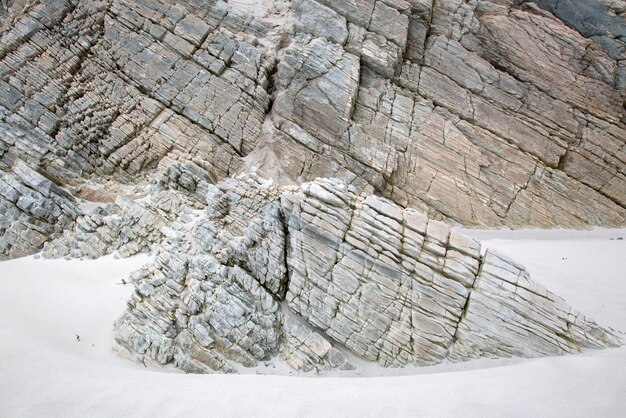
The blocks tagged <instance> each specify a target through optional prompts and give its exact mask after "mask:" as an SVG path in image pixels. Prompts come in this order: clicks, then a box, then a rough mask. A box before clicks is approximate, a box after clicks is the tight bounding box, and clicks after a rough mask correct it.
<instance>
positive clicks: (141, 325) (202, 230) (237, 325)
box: [115, 176, 286, 373]
mask: <svg viewBox="0 0 626 418" xmlns="http://www.w3.org/2000/svg"><path fill="white" fill-rule="evenodd" d="M276 196H277V192H276V189H275V187H274V186H273V185H272V184H271V181H270V182H267V181H261V180H260V179H259V178H258V177H255V176H249V177H246V178H245V179H243V180H241V181H236V180H234V179H230V180H228V181H227V182H225V183H222V184H221V185H220V187H219V188H218V187H216V186H212V188H211V190H210V191H209V198H208V201H209V206H208V207H207V209H206V210H205V211H204V213H194V214H191V215H190V216H185V217H181V221H179V222H176V223H174V224H172V225H171V226H169V227H167V228H164V233H165V236H164V238H163V240H162V241H161V244H160V245H159V246H158V247H157V248H156V251H155V259H154V260H155V261H154V262H153V263H151V264H149V265H148V266H146V267H145V268H143V269H142V270H140V271H138V272H136V273H134V274H133V276H132V277H131V282H132V283H133V285H134V286H135V293H134V294H133V297H132V298H131V299H130V300H129V302H128V309H127V310H126V312H125V313H124V314H123V315H122V317H120V318H119V319H118V320H117V322H116V324H115V341H116V344H117V347H118V349H119V350H121V351H123V352H124V351H128V350H131V351H134V352H136V353H138V354H140V355H144V356H147V357H149V358H152V359H154V360H156V361H157V362H159V363H163V364H166V363H169V362H174V364H175V365H176V366H177V367H179V368H181V369H182V370H185V371H187V372H193V373H202V372H207V371H209V370H219V371H223V372H232V371H234V370H235V365H236V364H237V363H238V364H242V365H244V366H247V367H251V366H254V365H256V364H257V361H259V360H264V359H269V358H271V357H272V356H273V355H275V354H276V353H277V352H278V349H279V344H280V335H281V334H280V329H281V324H282V313H281V311H280V309H279V305H278V302H277V300H276V299H275V298H274V297H273V296H272V294H274V295H275V296H276V297H280V296H281V294H282V293H283V292H284V285H285V281H286V278H285V267H284V255H283V251H284V236H283V235H282V233H283V228H282V223H281V218H280V216H279V214H278V212H277V207H276V206H272V200H273V199H274V200H275V199H276ZM275 228H277V229H275ZM281 240H282V242H283V243H282V244H281ZM270 292H271V293H270Z"/></svg>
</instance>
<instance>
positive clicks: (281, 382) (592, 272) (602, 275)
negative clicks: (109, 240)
mask: <svg viewBox="0 0 626 418" xmlns="http://www.w3.org/2000/svg"><path fill="white" fill-rule="evenodd" d="M471 234H473V235H475V236H479V237H482V238H485V239H488V240H487V241H484V242H485V244H487V245H488V246H490V247H494V248H497V249H499V250H501V251H502V252H504V253H505V254H508V255H509V256H511V257H513V258H515V259H516V260H518V261H520V262H521V263H523V264H525V265H526V266H527V267H528V268H529V269H530V272H531V273H532V275H533V277H534V278H535V280H537V281H539V282H541V283H543V284H544V285H546V286H547V287H548V288H549V289H550V290H552V291H554V292H556V293H557V294H560V295H562V296H564V297H565V298H566V300H568V302H570V303H571V304H572V305H573V306H574V307H575V308H577V309H579V310H581V311H583V312H584V313H586V314H587V315H588V316H590V317H593V318H595V319H596V320H598V322H599V323H601V324H603V325H610V326H613V327H614V328H617V329H620V330H622V331H626V303H625V300H626V275H625V274H624V272H625V271H626V240H622V241H618V240H610V239H609V238H610V237H614V238H617V237H619V236H622V237H624V238H626V230H624V229H622V230H608V231H607V230H603V231H592V232H571V231H555V232H545V231H541V232H537V231H520V232H517V231H516V232H513V231H506V232H496V233H491V232H483V231H472V232H471ZM146 260H147V258H146V257H145V256H143V257H134V258H131V259H126V260H114V259H113V258H112V257H106V258H103V259H100V260H95V261H63V260H59V261H42V260H35V259H33V258H32V257H28V258H23V259H18V260H12V261H8V262H2V263H0V417H16V416H20V417H21V416H46V417H50V416H63V417H68V416H70V417H73V416H76V417H79V416H80V417H85V416H89V417H93V416H96V417H99V416H103V417H112V416H115V417H123V416H181V415H189V416H272V417H281V416H285V417H306V416H324V417H328V416H342V417H346V416H349V417H370V416H372V417H373V416H389V417H392V416H393V417H397V416H419V415H427V416H464V417H471V416H494V417H502V416H546V417H548V416H550V417H554V416H580V417H588V416H603V417H620V416H621V417H624V416H626V415H625V414H626V347H622V348H618V349H612V350H604V351H595V352H586V353H584V354H581V355H570V356H564V357H557V358H543V359H531V360H528V359H507V360H480V361H473V362H467V363H460V364H443V365H439V366H434V367H428V368H422V369H415V368H408V369H404V370H388V369H385V370H382V369H380V368H378V367H375V366H368V367H365V368H362V369H361V371H360V373H361V374H363V375H369V376H374V375H380V374H387V375H390V376H387V377H358V378H357V377H353V378H337V377H319V378H315V377H311V376H304V377H302V376H298V377H294V376H257V375H203V376H200V375H184V374H180V373H174V372H172V371H171V370H169V369H160V368H158V367H151V368H150V369H146V368H144V366H142V365H140V364H137V363H133V362H131V361H128V360H123V359H121V358H119V357H118V356H117V355H116V354H115V353H114V352H113V351H112V350H111V348H110V346H111V323H112V322H113V320H114V319H115V318H116V317H117V316H118V315H119V314H120V312H121V311H122V310H123V307H124V303H125V300H126V298H127V296H128V295H129V293H130V291H131V288H130V286H123V285H119V284H117V283H120V281H121V279H122V278H124V277H126V276H127V275H128V273H129V272H130V271H132V270H134V269H135V268H138V267H139V266H141V265H142V264H143V263H144V262H145V261H146ZM76 334H78V335H79V336H80V342H78V341H76ZM406 373H411V374H410V375H404V376H398V375H399V374H406ZM391 375H395V376H391Z"/></svg>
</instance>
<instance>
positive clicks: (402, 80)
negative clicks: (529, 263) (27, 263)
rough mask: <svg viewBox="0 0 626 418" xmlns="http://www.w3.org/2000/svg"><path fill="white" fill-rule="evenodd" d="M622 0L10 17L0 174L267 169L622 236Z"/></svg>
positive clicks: (85, 7)
mask: <svg viewBox="0 0 626 418" xmlns="http://www.w3.org/2000/svg"><path fill="white" fill-rule="evenodd" d="M270 3H271V4H270ZM622 3H623V2H621V1H613V0H593V1H578V0H576V1H574V0H568V1H560V2H553V1H547V0H536V1H512V0H501V1H497V2H494V1H479V0H468V1H461V0H440V1H437V2H433V1H432V0H411V1H405V0H397V1H396V0H394V1H374V0H358V1H347V0H345V1H344V0H341V1H327V0H298V1H295V2H293V3H291V4H289V3H285V2H284V1H275V2H273V3H272V2H263V3H259V4H260V6H259V7H255V8H252V7H243V6H242V5H241V4H239V3H238V2H234V3H233V5H232V7H231V5H229V4H227V3H225V2H222V1H215V2H213V1H206V2H205V1H192V0H186V1H182V2H176V3H174V2H171V1H169V0H106V1H105V0H91V1H85V2H82V1H81V2H78V1H75V0H54V1H45V2H44V1H32V2H25V1H22V0H14V1H9V2H6V4H5V3H3V4H4V6H3V11H2V15H1V16H2V17H0V37H1V42H0V45H1V46H0V92H1V94H0V170H2V172H4V173H10V172H11V168H12V166H13V165H14V164H15V161H17V160H18V159H19V160H22V161H23V162H25V163H26V164H27V165H29V166H30V167H32V168H34V169H37V170H39V171H41V172H45V173H47V174H46V175H48V176H50V177H53V178H55V179H57V181H58V182H59V183H60V184H63V185H67V186H68V189H69V188H70V187H72V188H73V187H78V188H79V187H80V186H81V184H84V183H85V182H89V181H95V182H96V183H117V184H118V185H120V186H126V185H134V184H137V183H141V182H150V181H152V180H153V179H154V177H155V175H156V171H157V169H158V167H159V166H160V165H161V162H163V161H166V162H167V161H171V160H176V161H178V162H179V163H180V164H181V165H182V166H185V165H186V164H188V163H189V162H191V163H192V164H195V165H197V166H199V167H201V169H202V171H203V173H204V174H203V176H205V177H206V178H205V180H207V181H208V182H209V183H215V182H218V181H220V180H223V179H225V178H227V177H230V176H232V175H235V174H238V173H241V172H245V171H248V170H249V169H250V168H251V167H258V168H259V169H261V168H263V172H262V174H263V175H264V176H265V177H268V178H273V179H274V180H275V181H277V182H278V183H280V184H286V183H293V184H300V183H302V182H305V181H309V180H313V179H315V178H317V177H337V178H340V179H342V180H344V181H346V182H348V183H350V184H353V185H354V186H355V187H357V189H358V190H359V191H364V192H367V193H372V192H376V193H377V194H379V195H382V196H385V197H387V198H390V199H391V200H393V201H394V202H396V203H398V204H400V205H401V206H403V207H406V206H410V207H415V208H418V209H420V210H421V211H423V212H425V213H427V214H428V215H429V217H431V218H436V219H440V220H445V219H447V220H449V221H452V222H457V223H460V224H464V225H469V226H489V227H500V226H509V227H515V228H518V227H526V226H532V227H554V226H559V227H572V228H587V227H590V226H594V225H601V226H622V225H624V223H625V222H626V193H625V192H624V191H625V190H626V177H625V174H624V163H625V157H624V150H625V148H624V143H625V138H626V125H625V112H626V111H625V109H624V99H625V97H626V96H625V94H626V91H625V90H624V88H625V87H624V86H626V84H624V80H625V79H624V76H625V74H626V73H625V72H624V68H625V67H624V65H625V63H626V59H625V56H624V48H625V47H624V45H625V44H624V37H623V36H622V35H623V32H624V30H626V29H625V28H626V24H624V19H623V17H624V6H623V4H622ZM263 5H265V6H267V8H266V9H267V10H260V9H259V8H261V9H262V7H261V6H263ZM270 6H271V7H270ZM44 51H45V53H44ZM531 51H532V53H531ZM184 181H186V179H183V182H184ZM111 189H112V190H113V192H112V193H113V195H114V196H113V198H112V199H111V200H115V197H116V196H115V195H116V194H117V195H119V194H120V193H119V190H116V188H115V187H111ZM42 239H44V240H46V239H50V236H49V235H46V234H44V237H43V238H42ZM6 245H7V244H5V246H6ZM34 250H35V248H34V247H33V248H30V249H26V248H24V249H23V250H22V251H20V252H19V253H18V252H15V255H23V254H27V253H30V252H33V251H34ZM16 251H17V250H16Z"/></svg>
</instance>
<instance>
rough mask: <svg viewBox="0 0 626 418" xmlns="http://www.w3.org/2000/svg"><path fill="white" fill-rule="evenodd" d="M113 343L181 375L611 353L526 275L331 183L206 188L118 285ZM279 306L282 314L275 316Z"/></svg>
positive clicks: (252, 182)
mask: <svg viewBox="0 0 626 418" xmlns="http://www.w3.org/2000/svg"><path fill="white" fill-rule="evenodd" d="M131 280H132V283H133V285H134V286H135V292H134V294H133V296H132V298H131V299H130V301H129V302H128V309H127V310H126V312H125V313H124V314H123V315H122V317H121V318H120V319H119V320H118V321H117V322H116V334H115V339H116V344H117V345H118V348H120V349H121V350H122V351H125V352H127V353H128V352H135V353H138V354H139V355H143V356H147V357H149V358H152V359H154V360H156V361H158V362H159V363H163V364H167V363H170V362H173V363H174V365H176V366H177V367H179V368H181V369H183V370H185V371H188V372H206V371H209V370H210V369H212V370H218V371H225V372H230V371H235V370H237V367H239V366H238V365H239V364H240V365H243V366H247V367H250V366H256V365H257V364H258V362H260V361H268V360H270V359H271V358H273V356H275V355H277V354H278V353H280V358H281V359H282V360H284V361H285V362H286V363H287V364H289V365H291V366H292V367H294V368H296V369H297V370H302V371H310V370H313V369H315V370H318V371H320V370H330V369H351V368H353V367H354V366H353V365H352V364H351V362H350V360H349V357H348V356H347V354H346V353H345V352H343V351H342V350H346V349H347V350H349V351H350V352H351V353H352V354H353V355H356V356H358V357H360V358H362V359H365V360H368V361H372V362H377V363H379V364H380V365H382V366H385V367H397V366H403V365H408V364H417V365H425V364H435V363H440V362H441V361H444V360H446V359H451V360H455V361H458V360H466V359H470V358H477V357H484V356H487V357H510V356H523V357H533V356H543V355H557V354H563V353H575V352H580V351H581V350H583V349H585V348H605V347H611V346H616V345H619V344H621V337H620V336H619V334H618V333H617V332H615V331H613V330H610V329H604V328H602V327H600V326H598V325H597V324H596V323H595V322H594V321H592V320H590V319H587V318H586V317H585V316H583V315H582V314H580V313H579V312H577V311H575V310H573V309H572V308H571V307H570V306H569V305H567V303H565V302H564V301H563V300H562V299H561V298H559V297H558V296H556V295H554V294H552V293H550V292H549V291H547V290H546V289H544V288H543V287H542V286H540V285H538V284H536V283H533V282H532V280H531V279H530V278H529V275H528V273H527V272H526V270H525V269H524V268H523V267H522V266H520V265H518V264H516V263H515V262H513V261H511V260H509V259H507V258H506V257H503V256H500V255H497V254H495V253H493V252H491V251H487V253H486V254H485V255H481V248H480V244H479V243H478V242H477V241H475V240H473V239H471V238H468V237H466V236H464V235H461V234H459V233H457V232H455V231H453V230H450V228H449V226H447V225H446V224H444V223H441V222H438V221H434V220H429V219H428V218H427V217H426V216H424V215H423V214H421V213H419V212H417V211H415V210H413V209H403V208H401V207H400V206H398V205H396V204H394V203H392V202H391V201H389V200H387V199H384V198H380V197H375V196H371V195H362V194H359V193H358V192H357V191H356V189H355V188H354V187H353V186H348V185H346V184H345V183H344V182H342V181H340V180H336V179H333V180H323V179H320V180H316V181H314V182H311V183H305V184H303V185H302V186H300V187H299V188H294V187H291V188H288V189H287V190H285V191H283V192H282V193H281V192H280V191H279V189H278V188H277V187H276V186H275V185H274V184H273V183H272V182H268V181H266V180H263V179H261V178H259V177H256V176H246V177H242V178H239V179H236V180H235V179H229V180H227V181H226V182H223V183H221V184H220V185H219V186H217V187H214V188H212V189H211V190H210V191H209V194H208V207H207V209H205V210H204V211H196V212H194V213H193V214H190V215H189V216H183V217H181V220H180V221H178V222H176V223H174V224H173V225H172V226H171V227H168V228H166V233H165V238H164V240H163V241H162V242H161V244H160V245H159V246H158V248H157V250H156V253H155V261H154V262H152V263H151V264H149V265H148V266H146V267H144V268H143V269H142V270H140V271H139V272H137V273H135V274H133V276H132V277H131ZM283 300H284V301H286V303H287V311H286V312H282V311H281V309H280V306H279V303H280V302H281V301H283Z"/></svg>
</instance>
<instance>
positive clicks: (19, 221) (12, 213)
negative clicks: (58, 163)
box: [0, 160, 80, 260]
mask: <svg viewBox="0 0 626 418" xmlns="http://www.w3.org/2000/svg"><path fill="white" fill-rule="evenodd" d="M79 213H80V210H79V208H78V207H77V206H76V202H75V200H74V198H72V196H71V195H70V194H69V193H68V192H66V191H65V190H63V189H62V188H60V187H59V186H58V185H57V184H55V182H54V181H53V180H52V179H50V178H48V177H46V176H44V175H42V174H41V173H38V172H36V171H34V170H32V169H31V168H30V167H29V166H28V165H26V164H25V163H23V162H22V161H19V160H18V161H16V163H15V164H14V165H13V169H12V171H11V172H10V173H4V175H3V176H2V178H0V237H1V239H0V260H5V259H7V258H13V257H19V256H21V255H24V254H28V253H30V252H32V250H33V249H35V250H38V249H41V247H42V246H43V244H44V243H45V242H46V240H48V238H49V236H51V235H55V234H58V233H60V232H61V231H62V230H63V229H64V228H66V227H68V226H70V225H72V224H73V221H74V219H76V217H77V216H78V214H79Z"/></svg>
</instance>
